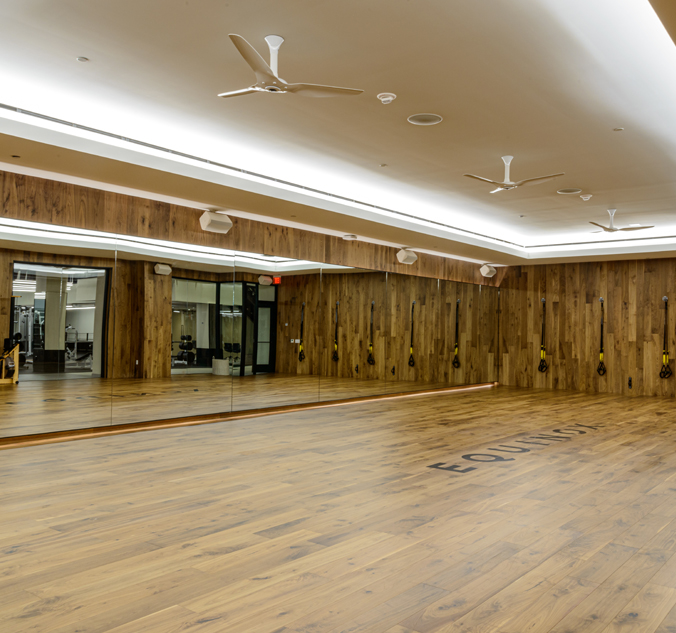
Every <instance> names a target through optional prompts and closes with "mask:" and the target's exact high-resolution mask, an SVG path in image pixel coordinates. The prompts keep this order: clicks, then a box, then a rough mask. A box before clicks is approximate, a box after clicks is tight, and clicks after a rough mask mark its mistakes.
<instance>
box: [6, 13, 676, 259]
mask: <svg viewBox="0 0 676 633" xmlns="http://www.w3.org/2000/svg"><path fill="white" fill-rule="evenodd" d="M653 4H654V6H655V9H656V10H657V11H659V13H660V16H662V18H663V21H664V25H666V26H667V27H669V28H671V26H672V25H674V26H676V11H675V10H674V7H673V3H672V2H668V1H666V0H655V1H654V3H653ZM0 17H2V20H3V24H4V25H5V29H4V34H3V38H2V39H1V40H0V54H2V55H3V56H4V58H5V59H7V60H11V63H6V64H3V65H2V66H1V67H0V103H3V104H6V105H8V106H11V107H13V108H20V109H24V110H29V111H31V112H34V113H39V114H42V115H47V116H49V117H54V118H56V119H61V120H63V121H68V122H72V123H77V124H79V125H80V126H88V127H91V128H94V129H96V130H101V131H104V132H107V133H110V134H113V135H118V136H119V137H125V138H128V139H133V140H136V141H141V142H143V143H147V144H152V145H156V146H159V147H161V148H166V149H168V150H173V151H175V152H183V153H185V154H189V155H190V156H191V157H193V158H191V159H187V158H185V157H179V156H177V155H175V154H174V155H172V154H169V153H168V152H163V151H160V150H155V149H149V148H147V147H145V146H141V145H138V144H133V143H128V142H126V141H123V140H121V139H113V138H111V137H105V136H102V135H97V134H96V133H93V132H85V131H83V130H80V129H76V128H72V127H70V128H69V127H68V126H65V125H62V124H59V123H57V122H53V121H52V122H50V121H45V120H44V119H37V118H36V117H33V116H28V115H25V114H21V113H17V112H16V111H12V110H3V111H0V133H2V135H1V136H0V161H3V162H5V163H7V164H9V165H16V169H26V168H31V167H32V168H38V169H43V170H47V171H49V172H52V173H53V174H55V176H54V177H58V174H67V175H71V176H78V177H82V178H88V179H91V180H94V181H98V182H103V183H112V184H117V185H123V186H127V187H133V188H135V189H137V190H139V191H148V192H152V193H157V194H164V195H168V196H175V197H177V198H181V199H184V200H189V201H193V202H195V203H197V204H202V205H208V204H214V205H217V206H225V207H233V208H234V209H235V210H239V211H242V212H246V213H250V214H256V215H258V216H264V217H270V218H274V219H273V220H272V221H275V222H296V223H298V224H302V225H305V226H310V227H315V228H318V229H326V230H331V231H334V232H340V231H342V232H345V233H357V234H358V235H360V237H362V238H364V239H367V240H368V239H371V240H376V239H381V240H386V241H389V242H391V243H398V244H401V245H405V246H413V247H416V248H420V249H426V250H429V251H437V252H443V253H446V254H449V255H457V256H462V257H467V258H475V259H477V260H481V261H494V262H498V263H516V262H517V261H522V260H531V261H540V260H543V259H549V260H553V259H566V258H575V259H581V258H582V259H584V258H586V259H594V258H610V257H613V258H616V257H618V256H622V257H636V256H638V255H640V254H644V253H648V254H650V255H651V256H664V255H667V254H673V251H674V250H676V237H675V236H676V216H675V214H674V212H673V209H674V208H675V206H676V178H675V177H674V174H676V126H674V125H673V112H675V111H676V82H675V81H674V76H675V75H676V46H674V43H673V42H672V40H671V39H670V37H669V35H668V33H667V31H666V29H665V28H664V26H663V25H662V23H661V22H660V19H659V18H658V16H657V15H656V13H655V11H654V10H653V8H652V6H651V4H650V3H649V2H648V1H647V0H595V1H594V2H589V0H566V2H561V1H560V0H510V2H491V3H481V2H476V0H453V1H452V2H449V1H448V0H443V1H442V0H424V1H423V0H419V1H418V2H410V1H409V0H371V1H370V2H368V3H364V2H363V1H357V0H342V1H341V2H339V3H336V2H328V1H324V0H313V1H312V2H310V1H301V0H295V1H293V0H290V1H287V2H283V3H281V2H278V1H277V2H275V1H274V0H257V1H256V2H251V1H249V2H234V1H230V2H224V1H220V2H217V1H215V0H188V1H186V0H181V1H179V0H162V1H161V2H160V0H146V1H145V2H142V3H139V2H132V1H131V0H114V1H113V0H108V1H101V2H91V1H85V0H63V1H62V2H59V3H55V2H51V1H49V0H23V1H22V2H13V3H5V4H4V5H3V6H2V7H1V8H0ZM230 32H234V33H239V34H240V35H242V36H243V37H245V38H247V39H248V40H249V41H250V42H251V43H252V44H253V45H254V46H255V47H256V48H257V49H258V50H259V51H260V52H261V54H262V55H263V57H264V58H267V56H268V53H267V50H266V45H265V42H264V40H263V38H264V36H265V35H268V34H273V33H274V34H279V35H282V36H283V37H284V38H285V40H286V41H285V42H284V44H283V45H282V48H281V50H280V74H281V76H282V77H284V78H285V79H286V80H288V81H294V82H295V81H304V82H314V83H324V84H331V85H338V86H345V87H352V88H361V89H363V90H364V93H363V94H362V95H360V96H358V97H340V98H335V99H306V98H302V97H300V96H297V95H291V94H288V95H273V94H254V95H249V96H245V97H238V98H232V99H218V98H217V97H216V94H217V93H219V92H223V91H228V90H235V89H238V88H244V87H247V86H248V85H250V84H252V83H253V82H254V77H253V73H252V72H251V70H250V69H249V67H248V66H247V65H246V63H245V62H244V60H243V59H242V58H241V56H240V55H239V53H238V52H237V50H236V49H235V47H234V46H233V45H232V43H231V42H230V40H229V38H228V37H227V34H228V33H230ZM78 56H86V57H88V58H89V59H90V61H89V62H88V63H80V62H77V61H76V57H78ZM385 91H387V92H393V93H395V94H396V95H397V99H396V100H395V101H394V102H393V103H392V104H390V105H383V104H381V103H380V101H379V100H378V99H377V98H376V95H377V94H378V93H380V92H385ZM419 112H434V113H438V114H440V115H441V116H443V117H444V121H443V122H442V123H441V124H439V125H437V126H434V127H427V128H426V127H418V126H413V125H410V124H409V123H408V122H407V121H406V117H407V116H409V115H411V114H415V113H419ZM618 127H621V128H624V130H623V131H621V132H615V131H613V130H614V128H618ZM12 154H19V155H20V156H21V158H20V159H13V158H11V155H12ZM505 154H511V155H513V156H515V159H514V162H513V164H512V176H513V179H515V180H518V179H521V178H528V177H534V176H540V175H545V174H549V173H555V172H565V176H563V177H561V178H559V179H557V180H555V181H553V182H549V183H545V184H542V185H539V186H536V187H530V188H520V189H517V190H514V191H506V192H500V193H498V194H493V195H491V194H489V193H488V192H489V191H490V189H491V188H492V187H490V185H484V184H482V183H480V182H477V181H473V180H471V179H468V178H465V177H463V174H464V173H466V172H470V173H474V174H479V175H482V176H486V177H489V178H495V179H501V177H502V172H503V167H502V161H501V160H500V157H501V156H502V155H505ZM94 157H96V159H94ZM198 159H199V160H198ZM204 161H216V162H218V163H219V164H221V165H225V166H230V167H235V168H239V169H244V170H249V171H251V172H255V173H256V174H259V175H260V177H259V176H255V177H254V176H250V175H244V174H241V173H238V172H236V171H233V170H232V169H227V168H226V167H218V166H214V165H209V164H208V163H205V162H204ZM383 164H384V165H386V166H385V167H382V166H381V165H383ZM7 168H9V169H12V167H11V166H10V167H7ZM271 179H279V180H283V181H286V183H292V184H284V185H280V184H279V183H276V182H275V181H274V180H271ZM303 187H311V188H312V189H313V190H316V191H312V192H309V191H307V190H306V189H303ZM562 187H579V188H581V189H582V190H583V192H584V193H590V194H592V195H593V197H592V199H591V200H590V201H589V202H584V201H582V200H581V199H580V198H579V196H562V195H559V194H557V193H556V191H557V189H559V188H562ZM317 191H321V192H325V194H319V193H317ZM351 200H355V201H357V202H356V203H355V202H351ZM358 203H364V204H358ZM370 205H375V206H370ZM376 207H377V208H376ZM609 207H616V208H617V209H618V211H617V215H616V222H617V223H618V225H621V226H625V225H627V224H630V223H641V224H644V225H655V226H656V228H655V229H651V230H646V231H641V232H637V233H628V234H613V235H611V236H610V237H609V236H607V235H605V234H593V233H591V231H592V230H593V227H592V226H591V225H589V221H590V220H594V221H596V222H600V223H606V222H607V219H608V215H607V212H606V209H607V208H609ZM293 216H295V217H293ZM625 236H626V238H627V241H622V242H617V240H618V239H620V240H624V238H625ZM639 236H640V238H642V239H640V240H639V239H637V238H638V237H639ZM644 238H647V239H644ZM610 240H612V242H611V241H610ZM582 243H584V244H583V245H581V244H582Z"/></svg>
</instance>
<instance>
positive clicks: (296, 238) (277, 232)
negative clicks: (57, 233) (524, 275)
mask: <svg viewBox="0 0 676 633" xmlns="http://www.w3.org/2000/svg"><path fill="white" fill-rule="evenodd" d="M0 195H1V196H2V203H3V204H2V209H1V210H0V217H7V218H14V219H19V220H27V221H31V222H44V223H47V224H58V225H62V226H70V227H75V228H85V229H91V230H97V231H107V232H111V233H119V234H123V235H133V236H139V237H148V238H155V239H161V240H168V241H173V242H183V243H189V244H194V245H195V246H197V247H199V246H215V247H220V248H229V249H234V250H239V251H245V252H253V253H263V254H266V255H277V256H281V257H290V258H294V259H305V260H310V261H315V262H324V263H329V264H339V265H342V266H351V267H355V268H366V269H369V270H382V271H387V272H397V273H400V274H405V275H416V276H422V277H430V278H434V279H448V280H452V281H463V282H470V283H475V284H484V285H488V286H498V285H499V282H500V279H501V278H502V275H503V274H504V269H499V271H498V274H497V275H496V276H495V277H493V278H492V279H487V278H485V277H482V276H481V274H480V273H479V266H478V265H477V264H472V263H469V262H464V261H460V260H454V259H449V258H446V257H439V256H435V255H427V254H424V253H420V254H419V256H418V261H417V262H416V263H415V264H413V265H410V266H405V265H403V264H399V263H398V262H397V260H396V252H397V249H396V248H391V247H388V246H380V245H377V244H370V243H367V242H359V241H357V242H348V241H345V240H343V239H341V238H339V237H333V236H329V235H322V234H320V233H313V232H311V231H305V230H301V229H293V228H289V227H284V226H276V225H272V224H267V223H263V222H255V221H253V220H245V219H242V218H236V217H232V218H231V219H232V222H233V228H232V229H231V230H230V232H229V233H228V234H227V235H219V234H216V233H207V232H205V231H203V230H202V229H201V227H200V224H199V217H200V215H201V214H202V213H203V211H200V210H198V209H192V208H188V207H181V206H177V205H173V204H168V203H164V202H156V201H153V200H147V199H144V198H137V197H132V196H127V195H123V194H117V193H110V192H105V191H101V190H98V189H92V188H90V187H83V186H79V185H72V184H68V183H63V182H57V181H53V180H45V179H42V178H35V177H33V176H23V175H20V174H13V173H10V172H0Z"/></svg>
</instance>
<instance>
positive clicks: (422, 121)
mask: <svg viewBox="0 0 676 633" xmlns="http://www.w3.org/2000/svg"><path fill="white" fill-rule="evenodd" d="M406 120H407V121H408V122H409V123H413V125H436V124H437V123H441V122H442V121H443V120H444V119H443V118H442V117H440V116H439V115H438V114H429V113H424V114H412V115H411V116H410V117H408V119H406Z"/></svg>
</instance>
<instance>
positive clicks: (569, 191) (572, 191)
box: [556, 187, 582, 196]
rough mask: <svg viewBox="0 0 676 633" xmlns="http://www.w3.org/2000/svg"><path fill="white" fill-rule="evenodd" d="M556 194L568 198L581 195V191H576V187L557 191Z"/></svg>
mask: <svg viewBox="0 0 676 633" xmlns="http://www.w3.org/2000/svg"><path fill="white" fill-rule="evenodd" d="M556 193H560V194H561V195H563V196H570V195H573V194H576V193H582V189H577V188H576V187H569V188H568V189H559V190H558V191H557V192H556Z"/></svg>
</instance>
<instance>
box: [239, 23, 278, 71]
mask: <svg viewBox="0 0 676 633" xmlns="http://www.w3.org/2000/svg"><path fill="white" fill-rule="evenodd" d="M229 37H230V39H231V40H232V43H233V44H234V45H235V46H236V47H237V50H238V51H239V54H240V55H241V56H242V57H244V60H245V61H246V63H247V64H249V66H251V69H252V70H253V71H254V73H256V79H257V80H258V81H260V82H265V83H272V82H273V81H277V76H276V75H275V74H274V73H273V72H272V69H271V68H270V66H268V65H267V64H266V63H265V60H264V59H263V58H262V57H261V56H260V55H259V54H258V52H257V51H256V49H255V48H254V47H253V46H251V44H249V42H247V41H246V40H245V39H244V38H243V37H242V36H241V35H237V34H235V33H230V36H229Z"/></svg>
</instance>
